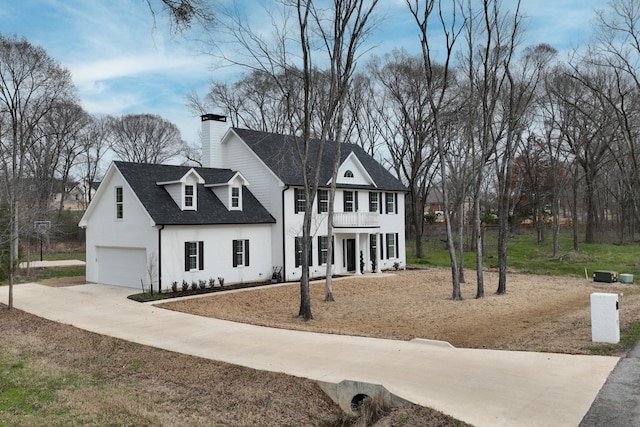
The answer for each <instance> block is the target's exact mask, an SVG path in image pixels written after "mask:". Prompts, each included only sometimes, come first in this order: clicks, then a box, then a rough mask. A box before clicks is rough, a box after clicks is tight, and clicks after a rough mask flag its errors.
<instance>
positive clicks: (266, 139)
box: [233, 128, 407, 191]
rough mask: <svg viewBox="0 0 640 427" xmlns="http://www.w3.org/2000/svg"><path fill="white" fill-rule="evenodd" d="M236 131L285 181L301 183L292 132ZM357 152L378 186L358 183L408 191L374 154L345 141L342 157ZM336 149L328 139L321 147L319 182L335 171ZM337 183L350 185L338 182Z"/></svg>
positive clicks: (313, 144) (314, 147)
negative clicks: (371, 154)
mask: <svg viewBox="0 0 640 427" xmlns="http://www.w3.org/2000/svg"><path fill="white" fill-rule="evenodd" d="M233 130H234V132H236V133H237V134H238V136H239V137H240V138H242V140H243V141H244V142H245V143H246V144H247V145H248V146H249V148H251V150H253V151H254V152H255V153H256V155H257V156H258V157H260V159H262V161H263V162H264V163H265V164H266V165H267V166H268V167H269V168H270V169H271V170H272V171H273V172H274V173H275V174H276V175H277V176H278V178H280V180H281V181H282V182H284V183H285V184H286V185H291V186H302V185H303V180H302V167H301V166H300V162H299V161H298V157H297V153H296V147H295V141H294V139H293V137H291V136H285V135H280V134H276V133H267V132H259V131H253V130H248V129H241V128H233ZM320 143H321V141H320V140H318V139H312V140H311V145H310V148H311V150H310V152H311V153H314V152H316V153H317V151H318V147H319V144H320ZM351 153H354V154H355V155H356V156H357V157H358V160H360V162H361V163H362V165H363V166H364V167H365V168H366V169H367V172H368V173H369V175H370V176H371V178H372V179H373V181H374V182H375V183H376V185H377V187H373V186H359V188H372V189H373V188H375V189H377V190H388V191H407V188H406V187H405V186H404V185H403V184H402V182H400V180H398V179H397V178H396V177H394V176H393V175H392V174H391V173H390V172H389V171H388V170H386V169H385V168H384V167H383V166H382V165H381V164H380V163H378V162H377V161H376V160H375V159H374V158H373V157H371V156H370V155H369V154H367V152H366V151H364V150H363V149H362V147H360V146H359V145H356V144H342V148H341V150H340V157H341V159H340V161H341V162H342V161H344V160H345V159H346V158H347V156H349V154H351ZM334 157H335V149H334V146H333V143H332V142H327V143H325V145H324V148H323V150H322V159H321V163H320V167H321V173H320V182H321V183H322V184H324V183H326V182H329V181H330V180H331V173H332V171H333V159H334ZM338 187H347V186H343V185H338Z"/></svg>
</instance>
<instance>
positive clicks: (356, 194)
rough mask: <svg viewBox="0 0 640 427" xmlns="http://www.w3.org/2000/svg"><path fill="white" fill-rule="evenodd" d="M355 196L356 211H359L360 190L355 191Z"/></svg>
mask: <svg viewBox="0 0 640 427" xmlns="http://www.w3.org/2000/svg"><path fill="white" fill-rule="evenodd" d="M353 198H354V199H355V205H356V209H355V212H358V192H357V191H355V192H354V193H353Z"/></svg>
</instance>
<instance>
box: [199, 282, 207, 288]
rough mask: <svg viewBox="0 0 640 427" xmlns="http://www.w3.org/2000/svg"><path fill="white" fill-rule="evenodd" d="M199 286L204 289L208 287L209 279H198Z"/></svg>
mask: <svg viewBox="0 0 640 427" xmlns="http://www.w3.org/2000/svg"><path fill="white" fill-rule="evenodd" d="M198 287H199V288H200V289H204V288H206V287H207V281H206V280H198Z"/></svg>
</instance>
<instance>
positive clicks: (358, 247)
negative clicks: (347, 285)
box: [356, 233, 364, 275]
mask: <svg viewBox="0 0 640 427" xmlns="http://www.w3.org/2000/svg"><path fill="white" fill-rule="evenodd" d="M363 255H364V254H363ZM360 274H362V271H360V233H356V275H360Z"/></svg>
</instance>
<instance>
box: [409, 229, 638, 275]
mask: <svg viewBox="0 0 640 427" xmlns="http://www.w3.org/2000/svg"><path fill="white" fill-rule="evenodd" d="M406 243H407V263H408V264H409V265H411V264H417V265H430V266H438V267H448V266H449V265H450V262H449V253H448V252H447V250H446V245H445V243H444V242H442V241H441V240H440V239H436V238H433V239H430V240H427V241H425V242H424V255H425V256H424V258H423V259H416V258H415V256H414V254H415V250H414V242H413V241H412V240H407V242H406ZM486 249H487V254H486V255H485V256H484V259H483V261H484V263H483V265H484V267H485V268H496V267H497V266H498V260H497V246H496V242H495V237H494V236H488V238H487V244H486ZM507 252H508V255H507V263H508V267H509V269H510V270H511V271H516V272H520V273H532V274H542V275H556V276H575V277H584V275H585V268H586V269H587V274H588V276H589V277H592V274H593V272H594V271H595V270H613V271H617V272H618V273H628V274H633V275H634V276H638V277H640V245H638V244H629V245H624V246H622V245H612V244H585V243H581V244H580V250H579V251H578V252H574V251H573V244H572V241H571V236H570V235H569V234H568V233H567V234H563V235H561V239H560V252H559V257H558V258H552V257H551V255H552V251H551V236H549V238H548V240H547V242H545V243H544V244H540V245H539V244H537V243H536V237H535V234H533V233H528V234H517V235H513V236H511V237H510V238H509V241H508V243H507ZM464 264H465V266H466V267H468V268H474V266H475V253H474V252H467V253H465V259H464Z"/></svg>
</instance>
